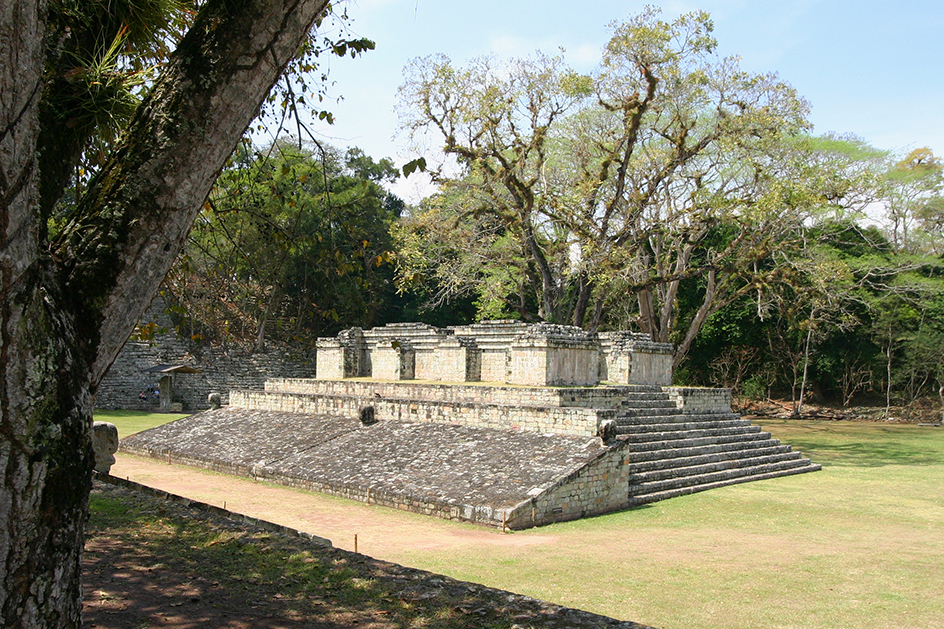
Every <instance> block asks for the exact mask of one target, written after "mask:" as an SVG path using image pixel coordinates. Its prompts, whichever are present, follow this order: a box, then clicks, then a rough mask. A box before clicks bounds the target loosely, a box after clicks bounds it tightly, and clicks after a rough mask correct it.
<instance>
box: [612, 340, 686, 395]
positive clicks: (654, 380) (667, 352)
mask: <svg viewBox="0 0 944 629" xmlns="http://www.w3.org/2000/svg"><path fill="white" fill-rule="evenodd" d="M599 337H600V347H601V351H602V355H603V357H602V360H601V370H602V372H603V373H602V374H601V376H602V377H601V380H604V381H606V382H611V383H613V384H654V385H659V386H669V385H671V384H672V361H673V358H674V356H675V348H674V347H673V346H672V344H671V343H654V342H653V341H652V339H651V337H649V335H647V334H639V333H636V332H626V331H620V332H601V333H600V334H599Z"/></svg>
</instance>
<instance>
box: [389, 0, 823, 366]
mask: <svg viewBox="0 0 944 629" xmlns="http://www.w3.org/2000/svg"><path fill="white" fill-rule="evenodd" d="M712 30H713V26H712V22H711V20H710V18H709V17H708V15H707V14H706V13H703V12H696V13H691V14H686V15H682V16H681V17H679V18H677V19H676V20H673V21H671V22H667V21H664V20H662V19H660V15H659V11H658V10H657V9H654V8H649V9H647V10H646V11H645V12H643V13H642V14H640V15H638V16H636V17H634V18H631V19H629V20H627V21H626V22H623V23H620V24H615V25H613V35H612V38H611V39H610V41H609V43H608V44H607V46H606V48H605V50H604V54H603V60H602V63H601V66H600V68H599V69H598V71H597V72H596V73H594V74H593V75H592V76H582V75H579V74H577V73H575V72H574V71H572V70H570V69H568V68H566V67H564V65H563V63H562V61H561V60H560V59H557V58H548V57H542V56H539V57H537V58H534V59H529V60H518V61H513V62H510V63H507V64H501V63H498V62H497V61H495V60H494V59H490V58H489V59H480V60H476V61H473V62H472V63H471V64H469V65H468V66H467V67H465V68H455V67H454V66H453V65H452V63H451V62H450V61H449V60H448V59H446V58H443V57H433V58H426V59H419V60H416V61H415V62H413V64H412V65H411V66H410V67H409V68H408V70H407V80H406V82H405V83H404V85H403V86H402V87H401V99H402V111H403V124H404V126H405V128H406V129H407V130H408V131H409V132H410V133H413V134H418V133H427V132H429V131H432V132H433V133H434V134H436V135H438V136H439V137H440V138H441V139H442V140H443V150H444V152H445V153H446V154H447V155H451V156H453V157H455V159H456V160H457V163H458V169H459V172H458V174H446V173H444V172H439V173H437V176H438V179H439V181H440V182H441V184H442V186H443V187H442V195H441V197H440V199H439V200H437V201H436V202H433V203H430V204H428V205H427V209H426V210H425V213H424V211H421V212H420V213H419V214H417V215H416V216H414V217H413V218H414V219H415V223H414V224H415V225H416V226H417V228H418V229H420V230H424V229H427V225H428V224H429V223H435V222H441V221H443V220H446V221H451V222H452V223H453V224H456V225H460V224H464V225H466V226H467V230H466V231H467V232H468V233H470V234H473V239H474V240H475V245H474V246H472V247H468V248H465V247H464V246H463V250H462V251H460V252H457V254H458V255H447V256H446V257H444V258H443V257H442V256H440V254H441V253H442V252H444V251H445V248H444V247H441V246H440V245H439V244H438V242H437V241H436V240H435V239H425V238H413V239H410V238H409V237H408V236H409V232H406V233H405V234H404V240H403V242H404V243H405V244H407V245H411V246H412V247H413V248H414V249H416V251H411V250H410V249H407V250H406V251H405V252H404V255H403V256H402V258H401V260H402V261H403V263H404V264H403V268H402V272H401V278H402V280H404V281H409V280H410V279H411V278H414V277H428V276H429V275H430V273H431V272H433V273H435V274H436V275H437V276H438V277H439V278H440V279H442V280H443V281H444V283H443V290H444V293H447V292H449V291H454V292H456V291H459V292H461V291H462V290H466V291H468V290H476V291H479V293H480V297H481V298H482V299H483V300H485V301H487V300H489V299H499V300H505V302H506V303H505V304H504V305H503V306H502V307H498V308H492V311H494V312H501V311H505V312H516V311H517V312H518V313H519V314H521V315H523V316H529V315H530V316H531V317H533V318H539V319H544V320H548V321H555V322H560V323H571V324H575V325H588V326H589V327H591V328H595V327H597V326H599V325H601V324H602V323H604V322H603V320H602V319H603V314H604V313H603V305H604V304H605V303H606V300H607V299H608V298H609V297H610V296H612V294H613V293H614V291H617V290H623V291H626V292H628V293H631V294H632V296H633V298H634V299H635V300H636V303H637V308H638V317H637V322H638V324H639V325H640V327H641V328H642V329H643V330H644V331H646V332H649V333H650V334H651V335H652V336H653V338H654V339H656V340H659V341H667V340H670V339H673V340H674V336H673V332H674V330H675V327H676V325H677V322H678V312H677V309H676V304H677V293H678V290H679V283H680V282H681V281H683V280H684V279H686V278H688V277H692V276H696V275H698V276H702V275H706V276H707V277H708V282H707V283H706V284H705V285H703V287H702V289H703V295H702V300H701V302H700V307H699V309H698V313H697V314H696V316H695V317H693V318H691V319H690V320H689V321H688V323H687V325H688V328H689V332H697V329H698V328H699V326H700V325H701V323H702V322H703V321H704V320H705V318H706V317H707V316H708V315H709V314H710V313H711V312H713V311H714V310H716V309H717V307H718V304H720V303H723V302H724V301H725V300H727V299H731V298H732V296H734V295H736V294H738V293H739V292H741V291H744V290H748V289H749V288H750V286H751V285H752V284H753V283H755V279H754V276H753V275H752V274H751V273H749V272H747V271H749V270H750V269H751V268H752V267H753V266H754V265H755V264H756V263H758V262H760V261H761V260H764V259H766V258H767V257H769V256H770V255H771V253H772V252H773V251H774V250H775V249H777V248H778V247H779V246H781V243H782V242H784V240H785V236H786V235H787V234H788V233H790V232H793V231H795V229H796V227H797V226H798V225H799V224H801V223H802V221H803V217H804V213H806V212H808V211H809V210H810V208H811V207H812V206H813V205H815V204H819V203H821V202H822V194H821V191H819V190H816V189H815V188H814V183H813V181H812V180H811V179H809V178H808V177H806V175H808V174H809V173H808V172H804V173H799V172H798V171H797V170H796V169H794V172H792V173H790V174H791V175H797V176H794V177H791V178H789V179H787V180H786V182H785V181H784V175H786V174H787V171H788V170H790V169H791V168H793V164H794V163H795V160H796V157H795V155H796V150H795V149H796V141H797V139H798V138H799V137H800V136H801V134H802V133H803V132H804V131H805V130H806V129H807V128H808V123H807V121H806V113H807V105H806V103H805V102H804V101H803V100H802V99H800V98H799V97H798V96H797V95H796V94H795V92H794V90H793V89H792V88H791V87H790V86H788V85H786V84H785V83H783V82H782V81H780V80H779V79H778V78H777V77H776V76H775V75H772V74H751V73H748V72H745V71H743V70H741V69H740V68H739V67H738V63H737V59H735V58H721V57H718V56H717V55H716V54H715V47H716V42H715V40H714V38H713V37H712V35H711V33H712ZM800 174H802V175H803V176H802V177H801V176H799V175H800ZM430 212H434V213H435V215H434V214H430ZM449 214H452V215H453V217H454V218H450V217H449V216H448V215H449ZM722 232H723V233H722ZM479 235H482V236H483V237H482V238H479ZM489 244H492V245H494V247H493V248H491V249H490V250H489V251H488V252H486V248H487V247H488V245H489ZM424 249H426V250H430V252H431V253H432V255H429V254H427V252H426V251H424ZM463 253H464V254H465V256H463ZM469 256H473V257H474V258H476V259H480V260H484V261H486V266H484V267H481V268H480V270H479V272H478V273H476V274H475V275H473V276H472V277H474V278H478V281H477V282H474V283H473V284H471V285H469V284H465V285H463V284H461V283H459V282H456V281H455V279H456V278H457V277H458V274H456V273H454V272H450V271H448V270H447V271H445V272H440V271H435V270H434V269H432V268H431V267H430V262H431V261H435V260H443V263H444V264H445V265H446V266H447V267H449V266H450V265H451V267H452V268H454V269H457V268H462V267H463V266H464V267H468V268H472V267H474V263H472V262H463V261H462V258H463V257H466V258H468V257H469ZM410 263H415V264H416V268H413V267H411V266H410ZM490 269H494V272H492V271H491V270H490ZM494 278H501V280H502V281H501V282H500V284H501V286H502V288H501V289H499V290H497V291H493V292H492V293H490V294H486V293H484V292H483V291H484V290H485V289H490V287H493V286H494V281H493V280H494ZM490 279H491V280H492V281H489V280H490ZM682 337H683V338H682V339H678V340H680V341H682V343H681V345H682V347H681V350H680V356H681V355H684V352H685V348H687V346H688V344H689V343H690V342H691V339H690V338H689V337H688V336H687V335H685V334H683V335H682Z"/></svg>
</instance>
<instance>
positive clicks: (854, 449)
mask: <svg viewBox="0 0 944 629" xmlns="http://www.w3.org/2000/svg"><path fill="white" fill-rule="evenodd" d="M97 416H98V415H97ZM98 417H99V418H101V417H100V416H98ZM169 418H170V416H167V415H160V416H159V420H160V421H158V422H157V423H163V421H166V420H168V419H169ZM116 420H117V421H116ZM110 421H116V423H119V422H125V421H127V422H128V423H127V424H125V426H126V427H125V428H124V429H123V428H122V427H121V424H120V423H119V434H121V435H127V434H130V432H132V431H134V428H133V426H134V423H133V422H132V418H130V417H117V418H114V419H110ZM147 421H156V420H154V419H151V420H143V419H142V423H146V422H147ZM758 423H760V424H761V425H762V426H763V427H764V429H765V430H769V431H770V432H772V433H773V434H774V437H776V438H779V439H781V440H782V441H783V442H785V443H789V444H791V445H793V446H794V448H795V449H797V450H800V451H801V452H803V453H804V455H806V456H808V457H809V458H811V459H812V460H813V461H815V462H817V463H820V464H822V465H823V470H822V471H820V472H814V473H810V474H801V475H798V476H791V477H784V478H778V479H772V480H768V481H761V482H752V483H745V484H742V485H735V486H732V487H726V488H722V489H716V490H712V491H707V492H702V493H698V494H694V495H691V496H685V497H681V498H674V499H672V500H666V501H663V502H659V503H655V504H652V505H646V506H643V507H639V508H636V509H632V510H629V511H624V512H620V513H614V514H610V515H606V516H601V517H596V518H589V519H585V520H579V521H576V522H568V523H563V524H558V525H552V526H545V527H541V528H537V529H532V530H528V531H520V532H516V533H514V534H513V535H514V536H516V538H517V540H520V541H521V542H522V543H520V544H509V545H489V546H484V547H478V546H474V545H469V546H467V547H461V548H457V549H450V551H449V552H448V553H444V552H442V551H441V550H437V549H435V548H424V545H422V544H417V545H403V547H402V548H401V549H400V550H397V551H395V552H385V553H384V555H383V558H384V559H387V560H390V561H395V562H398V563H401V564H405V565H409V566H414V567H418V568H422V569H426V570H431V571H434V572H438V573H442V574H447V575H449V576H453V577H456V578H459V579H463V580H467V581H472V582H476V583H483V584H486V585H489V586H492V587H499V588H503V589H506V590H510V591H514V592H518V593H522V594H527V595H529V596H533V597H536V598H540V599H544V600H547V601H551V602H555V603H559V604H563V605H567V606H570V607H577V608H581V609H585V610H588V611H593V612H596V613H600V614H605V615H607V616H613V617H617V618H623V619H628V620H634V621H636V622H642V623H646V624H650V625H653V626H657V627H663V628H665V629H698V628H704V629H723V628H730V629H744V628H751V629H753V628H794V627H795V628H797V629H800V628H802V629H817V628H821V629H837V628H856V629H859V628H861V629H879V628H892V627H894V628H896V629H899V628H927V629H930V628H937V627H941V626H944V623H942V619H944V596H941V585H942V583H944V482H942V481H944V429H942V428H931V427H919V426H916V425H900V424H880V423H857V422H823V421H794V420H790V421H787V420H764V421H761V422H758ZM138 429H140V428H138ZM384 512H385V510H384V509H383V508H377V509H376V514H377V517H385V516H383V513H384ZM394 513H395V514H397V515H392V516H388V517H399V516H403V515H406V514H402V513H399V512H394ZM411 515H412V514H411ZM416 518H417V522H418V524H417V526H418V527H420V528H421V529H422V528H423V527H429V528H430V529H432V528H435V529H439V528H446V529H448V530H451V531H456V532H460V533H461V530H462V529H464V528H467V527H468V526H469V525H463V524H458V523H452V522H445V521H441V520H436V521H431V520H430V519H428V518H421V517H420V516H416ZM426 522H429V524H426ZM528 537H534V540H533V541H534V543H533V544H529V543H526V542H527V541H528V540H527V538H528ZM548 540H550V541H548Z"/></svg>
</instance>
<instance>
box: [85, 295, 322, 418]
mask: <svg viewBox="0 0 944 629" xmlns="http://www.w3.org/2000/svg"><path fill="white" fill-rule="evenodd" d="M144 320H146V321H156V322H157V323H158V324H159V325H162V326H164V327H166V328H168V329H171V330H172V329H173V326H172V324H171V322H170V320H169V319H168V318H167V317H166V315H164V305H163V303H158V304H154V305H152V308H151V309H150V310H149V311H148V313H147V314H146V315H145V319H144ZM159 364H179V365H190V366H192V367H196V368H197V369H199V370H201V371H202V372H203V373H195V374H176V375H174V399H173V400H172V401H173V402H179V403H180V404H181V405H182V408H183V410H184V411H195V410H202V409H207V408H209V404H208V403H207V396H208V395H209V394H210V393H211V392H216V393H219V394H220V395H221V396H222V399H223V402H224V403H227V402H228V400H229V391H230V390H231V389H241V388H248V389H262V388H263V387H264V385H265V381H266V380H268V379H269V378H306V377H308V378H310V377H313V376H314V373H315V363H314V355H313V354H311V353H307V354H306V353H296V352H293V351H290V350H286V349H270V350H268V351H266V352H262V353H252V352H249V351H246V350H241V349H236V348H231V349H219V348H213V347H206V346H203V347H201V346H194V345H193V344H191V343H190V342H189V341H187V340H185V339H181V338H180V337H178V336H177V335H176V334H174V333H173V332H171V333H168V334H159V335H157V336H156V337H155V338H154V342H153V343H144V342H134V341H129V342H127V343H125V346H124V348H122V350H121V352H120V353H119V354H118V356H117V358H116V359H115V362H114V363H113V364H112V366H111V368H110V369H109V370H108V373H107V374H106V375H105V378H104V379H103V380H102V384H101V386H100V387H99V389H98V394H97V396H96V398H95V406H96V407H97V408H101V409H128V410H142V411H156V410H158V407H159V405H160V401H159V399H158V398H155V397H154V396H153V393H152V391H149V390H148V388H149V387H152V388H153V389H157V388H158V385H159V382H160V379H161V375H162V374H159V373H147V372H146V371H145V370H146V369H147V368H149V367H154V366H155V365H159ZM142 392H144V393H147V398H146V399H145V400H141V399H140V397H139V396H140V394H141V393H142Z"/></svg>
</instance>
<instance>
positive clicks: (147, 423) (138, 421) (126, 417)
mask: <svg viewBox="0 0 944 629" xmlns="http://www.w3.org/2000/svg"><path fill="white" fill-rule="evenodd" d="M187 415H188V413H146V412H142V411H120V410H118V411H106V410H102V409H96V410H95V419H96V421H103V422H111V423H113V424H114V425H115V427H117V428H118V437H119V438H123V437H128V436H130V435H133V434H134V433H136V432H141V431H142V430H147V429H148V428H154V427H155V426H160V425H161V424H166V423H168V422H172V421H176V420H178V419H181V418H182V417H187Z"/></svg>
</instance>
